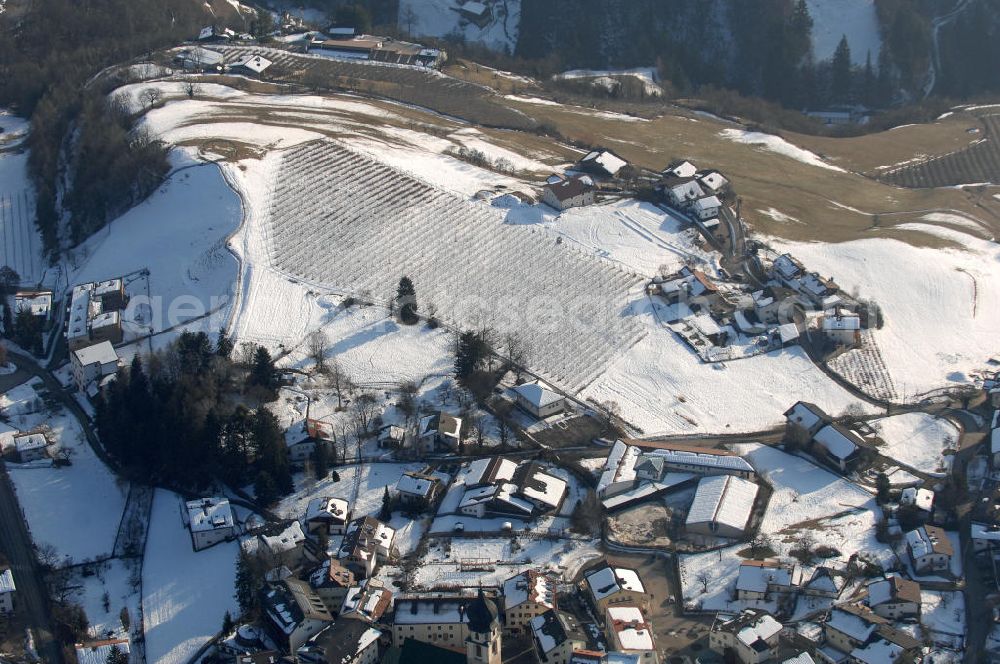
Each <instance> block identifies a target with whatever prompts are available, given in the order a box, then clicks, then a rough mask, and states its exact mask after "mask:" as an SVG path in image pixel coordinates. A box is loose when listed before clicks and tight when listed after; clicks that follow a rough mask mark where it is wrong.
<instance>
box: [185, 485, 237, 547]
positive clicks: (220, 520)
mask: <svg viewBox="0 0 1000 664" xmlns="http://www.w3.org/2000/svg"><path fill="white" fill-rule="evenodd" d="M185 507H186V508H187V520H188V528H189V529H190V530H191V545H192V546H193V547H194V550H195V551H201V550H202V549H207V548H208V547H210V546H213V545H215V544H218V543H219V542H223V541H225V540H228V539H232V538H233V537H234V536H235V535H236V522H235V521H234V519H233V510H232V508H231V507H230V505H229V500H228V499H226V498H199V499H198V500H191V501H188V502H187V503H186V505H185Z"/></svg>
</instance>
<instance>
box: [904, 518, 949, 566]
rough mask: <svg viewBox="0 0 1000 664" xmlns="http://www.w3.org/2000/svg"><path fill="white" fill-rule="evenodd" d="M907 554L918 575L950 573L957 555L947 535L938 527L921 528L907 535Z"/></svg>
mask: <svg viewBox="0 0 1000 664" xmlns="http://www.w3.org/2000/svg"><path fill="white" fill-rule="evenodd" d="M906 552H907V554H908V555H909V557H910V562H911V563H912V564H913V569H914V570H915V571H916V572H917V573H918V574H927V573H933V572H947V571H949V570H950V568H951V558H952V556H954V555H955V549H954V547H953V546H952V544H951V540H950V539H949V538H948V535H947V533H945V532H944V530H942V529H941V528H938V527H936V526H921V527H919V528H917V529H916V530H911V531H910V532H908V533H906Z"/></svg>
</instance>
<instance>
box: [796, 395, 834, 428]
mask: <svg viewBox="0 0 1000 664" xmlns="http://www.w3.org/2000/svg"><path fill="white" fill-rule="evenodd" d="M785 418H787V419H788V420H790V421H792V422H795V423H796V424H798V425H799V426H801V427H802V428H803V429H812V428H813V427H814V426H816V425H817V424H819V423H820V422H826V421H829V419H830V417H829V415H827V414H826V412H825V411H824V410H823V409H822V408H820V407H819V406H817V405H815V404H812V403H809V402H807V401H799V402H798V403H796V404H795V405H794V406H792V407H791V408H789V409H788V410H786V411H785Z"/></svg>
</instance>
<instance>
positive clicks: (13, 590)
mask: <svg viewBox="0 0 1000 664" xmlns="http://www.w3.org/2000/svg"><path fill="white" fill-rule="evenodd" d="M16 594H17V586H16V585H15V584H14V573H13V572H11V571H10V568H9V567H8V568H6V569H4V570H3V571H2V572H0V614H5V613H13V612H14V596H15V595H16Z"/></svg>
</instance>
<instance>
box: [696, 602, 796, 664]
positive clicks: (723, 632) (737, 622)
mask: <svg viewBox="0 0 1000 664" xmlns="http://www.w3.org/2000/svg"><path fill="white" fill-rule="evenodd" d="M782 628H783V626H782V624H781V623H780V622H778V621H777V620H775V619H774V617H773V616H771V614H770V613H767V612H766V611H761V610H759V609H746V610H744V611H743V612H742V613H740V614H739V615H737V616H735V617H733V616H730V615H724V614H719V615H718V616H717V617H716V620H715V623H714V624H713V625H712V629H711V631H710V632H709V635H708V647H709V649H710V650H712V651H713V652H716V653H718V654H720V655H724V654H726V653H727V652H729V653H732V654H733V655H734V656H735V657H736V660H737V661H739V662H741V663H742V664H759V663H760V662H767V661H770V660H772V659H774V658H775V657H777V654H778V641H779V639H780V637H781V630H782Z"/></svg>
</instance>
